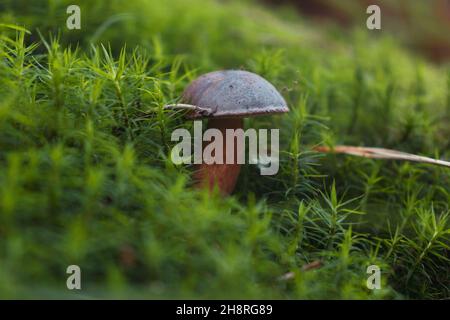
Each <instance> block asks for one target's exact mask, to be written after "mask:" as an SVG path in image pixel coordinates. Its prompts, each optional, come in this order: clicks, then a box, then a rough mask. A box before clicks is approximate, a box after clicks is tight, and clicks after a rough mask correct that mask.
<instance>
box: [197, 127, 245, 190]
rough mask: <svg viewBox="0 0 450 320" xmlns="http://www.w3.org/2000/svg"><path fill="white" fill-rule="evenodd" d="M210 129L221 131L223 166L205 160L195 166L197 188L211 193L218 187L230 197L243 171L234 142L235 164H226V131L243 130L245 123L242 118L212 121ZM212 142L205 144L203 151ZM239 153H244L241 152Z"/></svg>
mask: <svg viewBox="0 0 450 320" xmlns="http://www.w3.org/2000/svg"><path fill="white" fill-rule="evenodd" d="M208 128H214V129H218V130H220V132H221V133H222V137H223V164H217V163H214V164H206V163H205V159H203V163H202V164H200V165H196V166H195V172H194V180H195V186H196V187H198V188H208V189H209V190H210V191H212V190H213V189H214V187H215V186H216V185H217V187H218V189H219V191H220V193H221V194H222V195H229V194H230V193H232V192H233V190H234V187H235V185H236V181H237V179H238V176H239V172H240V170H241V165H240V164H238V163H237V155H238V150H237V142H236V139H235V141H234V162H233V164H226V163H225V160H226V149H227V148H226V129H242V128H243V121H242V119H240V118H221V119H210V120H209V121H208ZM209 143H210V142H206V144H205V143H204V144H203V149H204V148H205V146H206V145H207V144H209ZM239 152H243V151H242V150H239Z"/></svg>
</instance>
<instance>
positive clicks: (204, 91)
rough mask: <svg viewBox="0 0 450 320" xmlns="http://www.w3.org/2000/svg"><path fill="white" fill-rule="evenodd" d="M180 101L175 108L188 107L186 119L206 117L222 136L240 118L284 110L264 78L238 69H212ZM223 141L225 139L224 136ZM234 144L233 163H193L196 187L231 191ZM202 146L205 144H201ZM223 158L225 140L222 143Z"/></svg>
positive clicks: (236, 126) (234, 176)
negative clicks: (212, 70)
mask: <svg viewBox="0 0 450 320" xmlns="http://www.w3.org/2000/svg"><path fill="white" fill-rule="evenodd" d="M182 102H183V104H178V105H175V107H180V108H187V109H190V110H191V112H190V113H189V118H191V119H201V118H208V119H209V120H208V128H215V129H218V130H220V131H221V133H222V135H223V137H225V136H226V129H235V130H236V129H243V118H245V117H252V116H256V115H268V114H276V113H284V112H288V111H289V109H288V107H287V105H286V101H285V100H284V99H283V97H282V96H281V94H280V93H279V92H278V91H277V90H276V89H275V87H274V86H273V85H272V84H270V83H269V82H268V81H267V80H265V79H264V78H262V77H260V76H259V75H257V74H254V73H251V72H247V71H242V70H225V71H215V72H210V73H207V74H204V75H202V76H200V77H199V78H197V79H196V80H194V81H193V82H192V83H191V84H190V85H189V86H188V87H187V88H186V90H185V91H184V93H183V96H182ZM225 140H226V139H225ZM236 146H237V144H236V143H234V147H235V149H234V156H235V161H234V163H233V164H227V163H225V161H224V163H223V164H217V163H213V164H206V163H205V159H203V162H202V164H200V165H196V168H195V169H196V170H195V172H194V180H195V181H196V186H197V187H207V188H209V189H210V190H212V189H213V188H214V186H215V185H216V184H217V186H218V189H219V191H220V192H221V193H222V194H223V195H228V194H230V193H231V192H233V190H234V187H235V185H236V181H237V178H238V176H239V172H240V164H238V163H237V161H236V159H237V156H238V152H239V153H240V152H244V150H236ZM203 148H205V145H203ZM223 159H226V142H225V141H224V145H223Z"/></svg>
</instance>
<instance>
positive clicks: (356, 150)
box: [314, 146, 450, 168]
mask: <svg viewBox="0 0 450 320" xmlns="http://www.w3.org/2000/svg"><path fill="white" fill-rule="evenodd" d="M314 150H315V151H317V152H324V153H344V154H350V155H354V156H359V157H365V158H374V159H392V160H406V161H414V162H421V163H430V164H435V165H439V166H444V167H449V168H450V162H448V161H444V160H439V159H433V158H428V157H424V156H418V155H415V154H411V153H406V152H401V151H397V150H390V149H384V148H370V147H354V146H335V147H333V148H330V147H326V146H318V147H315V148H314Z"/></svg>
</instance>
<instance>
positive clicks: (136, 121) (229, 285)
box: [0, 0, 450, 299]
mask: <svg viewBox="0 0 450 320" xmlns="http://www.w3.org/2000/svg"><path fill="white" fill-rule="evenodd" d="M77 3H78V4H79V5H80V7H81V10H82V29H81V30H73V31H70V30H67V29H66V28H65V20H66V18H67V14H66V8H67V6H68V5H69V4H72V2H70V1H50V0H48V1H44V0H33V1H26V0H13V1H12V0H10V1H8V0H1V1H0V23H1V25H0V97H1V99H0V168H1V169H0V297H2V298H14V297H21V298H36V297H49V298H54V297H60V298H61V297H62V298H93V297H104V298H291V299H298V298H301V299H304V298H308V299H310V298H312V299H318V298H337V299H340V298H349V299H359V298H363V299H365V298H375V299H378V298H385V299H390V298H448V297H449V296H450V282H449V279H450V268H449V265H450V263H449V246H450V216H449V215H450V213H449V210H450V209H449V203H450V171H449V170H448V169H447V168H441V167H433V166H430V165H424V164H416V163H414V164H413V163H405V162H395V161H393V162H388V161H383V160H369V159H361V158H354V157H349V156H338V155H327V156H324V155H320V154H317V153H315V152H313V151H311V150H312V147H313V146H314V145H317V144H321V143H324V144H327V145H333V144H335V143H339V144H354V145H367V146H383V147H389V148H395V149H398V150H403V151H406V152H411V153H416V154H423V155H427V156H436V157H442V158H444V159H450V144H449V138H448V137H449V134H450V130H449V127H450V126H449V122H450V87H449V85H450V80H449V79H450V72H449V71H448V69H446V68H445V67H444V66H440V67H437V66H434V65H432V64H430V63H428V62H426V61H425V60H424V59H422V58H420V57H417V56H414V55H413V54H411V53H409V52H407V51H406V50H404V49H402V48H401V47H400V46H399V45H398V44H396V42H395V38H393V35H389V32H384V31H383V32H381V33H380V32H373V33H372V32H369V31H367V30H366V29H365V28H363V27H362V26H361V27H360V28H355V29H354V30H342V29H340V28H338V27H333V26H331V25H323V26H321V25H318V24H314V23H313V22H310V21H308V20H307V19H306V18H304V17H301V16H298V15H297V14H296V13H294V11H293V10H291V9H290V8H283V7H282V8H278V9H267V8H265V7H263V6H261V5H260V4H256V3H253V2H243V3H242V2H240V3H238V2H234V1H224V2H220V3H217V2H213V1H211V2H205V1H200V0H192V1H185V0H171V1H149V0H133V1H131V0H129V1H114V0H108V1H95V2H94V1H87V0H85V1H77ZM14 26H21V27H24V28H26V30H29V32H26V31H25V29H22V28H21V27H20V28H19V27H14ZM224 68H244V69H247V70H250V71H253V72H256V73H259V74H261V75H262V76H264V77H265V78H267V79H268V80H269V81H271V82H272V83H273V84H274V85H275V86H276V87H277V88H278V89H280V91H281V92H282V94H283V95H284V97H285V98H286V100H287V101H288V104H289V106H290V108H291V112H290V113H289V114H286V115H283V116H276V117H268V118H266V117H258V118H252V119H247V120H246V121H247V122H246V126H248V127H249V126H252V127H255V128H258V127H269V128H273V127H279V128H281V130H280V137H281V139H280V144H281V145H280V148H281V159H280V161H281V164H280V172H279V174H278V175H276V176H260V175H259V170H258V168H257V167H255V166H250V165H247V166H244V168H243V171H242V173H241V176H240V180H239V183H238V187H237V190H236V192H235V193H234V194H233V196H231V197H229V198H226V199H224V198H222V197H220V196H219V195H209V194H207V193H206V192H203V191H201V190H194V189H192V188H191V187H190V184H191V180H190V173H191V168H188V167H186V166H179V167H178V166H177V167H176V166H174V165H173V164H172V163H171V161H170V159H169V153H170V149H171V147H172V145H173V144H174V143H173V142H171V141H170V134H171V132H172V131H173V130H174V129H175V128H177V127H186V128H189V127H190V126H191V125H192V123H191V122H185V121H184V120H183V115H182V114H181V113H180V112H173V111H167V110H164V109H163V106H164V105H165V104H168V103H174V102H176V101H178V99H179V97H180V95H181V92H182V91H183V89H184V87H185V86H186V85H187V84H188V83H189V81H191V80H192V79H194V78H195V77H196V76H197V75H199V74H201V73H204V72H207V71H212V70H215V69H224ZM314 261H321V267H318V268H313V269H310V270H307V269H309V268H308V267H305V266H307V265H308V264H311V263H312V262H314ZM71 264H76V265H79V266H80V267H81V269H82V288H83V290H81V291H78V292H74V291H68V290H67V289H66V277H67V274H66V273H65V271H66V268H67V266H68V265H71ZM372 264H376V265H378V266H380V268H381V270H382V289H381V290H369V289H367V288H366V279H367V277H368V274H366V268H367V267H368V266H369V265H372ZM286 275H288V276H286Z"/></svg>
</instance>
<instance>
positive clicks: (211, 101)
mask: <svg viewBox="0 0 450 320" xmlns="http://www.w3.org/2000/svg"><path fill="white" fill-rule="evenodd" d="M182 100H183V102H185V103H189V104H191V105H194V106H195V107H196V108H195V109H194V110H193V112H192V113H191V114H190V115H189V116H190V117H191V118H202V117H207V118H231V117H240V118H241V117H249V116H254V115H263V114H273V113H283V112H288V111H289V109H288V107H287V104H286V101H285V100H284V99H283V97H282V96H281V94H280V93H279V92H278V91H277V89H275V87H274V86H273V85H272V84H270V83H269V82H268V81H267V80H265V79H264V78H262V77H260V76H258V75H257V74H254V73H251V72H248V71H241V70H225V71H215V72H210V73H206V74H204V75H202V76H200V77H199V78H197V79H196V80H194V81H193V82H192V83H191V84H190V85H189V86H188V87H187V88H186V90H185V91H184V93H183V98H182Z"/></svg>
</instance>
